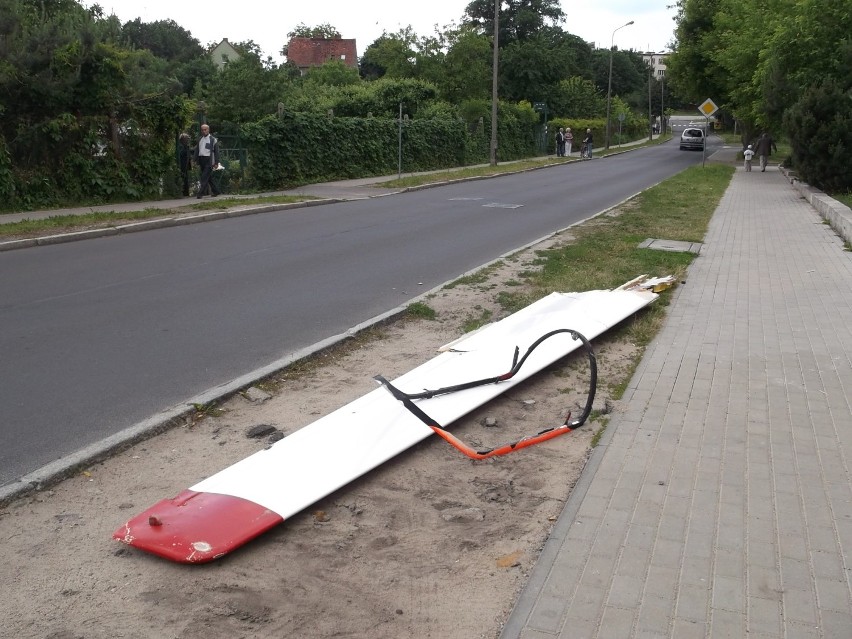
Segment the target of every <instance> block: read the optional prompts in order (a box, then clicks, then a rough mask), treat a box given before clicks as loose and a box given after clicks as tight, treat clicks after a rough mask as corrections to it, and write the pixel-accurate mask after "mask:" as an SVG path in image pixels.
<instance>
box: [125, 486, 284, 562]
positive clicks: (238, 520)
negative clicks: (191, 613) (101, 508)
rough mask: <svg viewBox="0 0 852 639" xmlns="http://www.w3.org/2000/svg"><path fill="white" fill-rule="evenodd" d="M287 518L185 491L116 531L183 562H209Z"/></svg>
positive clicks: (238, 502) (257, 507)
mask: <svg viewBox="0 0 852 639" xmlns="http://www.w3.org/2000/svg"><path fill="white" fill-rule="evenodd" d="M282 521H283V519H282V518H281V517H280V516H279V515H278V514H276V513H274V512H272V511H271V510H269V509H268V508H265V507H263V506H261V505H259V504H256V503H254V502H251V501H248V500H245V499H242V498H240V497H233V496H230V495H220V494H217V493H199V492H195V491H191V490H185V491H183V492H181V493H180V494H179V495H177V496H176V497H173V498H172V499H164V500H162V501H160V502H157V503H156V504H154V505H153V506H151V507H150V508H148V509H147V510H145V511H144V512H142V513H140V514H138V515H136V516H135V517H133V518H131V519H129V520H128V521H127V522H126V523H125V524H124V525H123V526H121V527H120V528H118V529H117V530H116V531H115V532H114V533H113V535H112V537H113V539H116V540H118V541H120V542H122V543H125V544H127V545H128V546H133V547H134V548H138V549H140V550H144V551H145V552H149V553H151V554H153V555H157V556H158V557H162V558H164V559H169V560H171V561H175V562H178V563H186V564H197V563H206V562H209V561H213V560H215V559H218V558H219V557H222V556H224V555H226V554H228V553H229V552H231V551H232V550H234V549H236V548H239V547H240V546H242V545H243V544H245V543H247V542H248V541H250V540H252V539H254V538H255V537H257V536H258V535H260V534H261V533H263V532H265V531H267V530H269V529H270V528H272V527H273V526H276V525H277V524H279V523H281V522H282Z"/></svg>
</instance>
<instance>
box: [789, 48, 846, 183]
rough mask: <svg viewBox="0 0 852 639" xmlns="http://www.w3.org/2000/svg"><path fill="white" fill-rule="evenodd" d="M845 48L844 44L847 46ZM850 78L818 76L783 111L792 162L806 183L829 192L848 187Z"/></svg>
mask: <svg viewBox="0 0 852 639" xmlns="http://www.w3.org/2000/svg"><path fill="white" fill-rule="evenodd" d="M847 47H848V45H847ZM850 84H852V81H850V80H849V79H848V76H847V79H846V80H845V81H838V80H837V79H835V78H833V77H826V78H820V79H818V81H817V82H815V83H814V84H813V85H811V86H810V87H809V88H808V89H807V90H806V91H804V92H803V94H802V97H801V98H800V99H799V100H798V101H797V102H796V103H795V104H793V105H792V106H791V108H789V109H788V110H787V111H786V112H785V114H784V128H785V129H786V131H787V133H788V135H789V137H790V144H791V147H792V149H793V163H794V165H795V166H796V168H797V169H798V170H799V174H800V175H801V176H802V177H803V178H804V179H805V180H806V181H807V182H809V183H810V184H813V185H814V186H817V187H819V188H822V189H825V190H826V191H828V192H830V193H843V192H848V191H849V190H850V188H852V176H850V173H849V164H850V162H852V100H850V99H849V95H850V89H852V86H850Z"/></svg>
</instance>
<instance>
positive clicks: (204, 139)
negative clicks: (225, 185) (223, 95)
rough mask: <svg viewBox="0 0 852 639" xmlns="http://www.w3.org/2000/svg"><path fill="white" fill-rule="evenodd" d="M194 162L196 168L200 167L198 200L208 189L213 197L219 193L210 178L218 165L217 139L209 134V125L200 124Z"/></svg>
mask: <svg viewBox="0 0 852 639" xmlns="http://www.w3.org/2000/svg"><path fill="white" fill-rule="evenodd" d="M194 155H195V162H196V164H198V168H199V169H201V184H200V185H199V187H198V195H197V196H196V197H197V198H198V199H199V200H200V199H201V197H202V196H203V195H205V194H206V193H207V191H208V189H209V190H210V191H212V195H213V197H216V196H217V195H219V189H218V187H217V186H216V183H215V182H214V181H213V180H211V179H210V178H211V177H212V175H213V169H215V168H216V167H217V166H219V140H217V139H216V138H215V137H214V136H213V135H211V134H210V125H209V124H202V125H201V139H199V140H198V144H196V145H195V153H194Z"/></svg>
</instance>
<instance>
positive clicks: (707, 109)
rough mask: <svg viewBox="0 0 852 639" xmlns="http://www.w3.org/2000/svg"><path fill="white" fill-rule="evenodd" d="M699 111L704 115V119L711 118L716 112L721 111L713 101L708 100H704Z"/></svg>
mask: <svg viewBox="0 0 852 639" xmlns="http://www.w3.org/2000/svg"><path fill="white" fill-rule="evenodd" d="M698 110H699V111H701V113H703V114H704V117H706V118H709V117H710V116H711V115H713V114H714V113H716V111H718V110H719V107H717V106H716V103H715V102H713V100H711V99H710V98H707V99H706V100H704V102H702V103H701V106H700V107H698Z"/></svg>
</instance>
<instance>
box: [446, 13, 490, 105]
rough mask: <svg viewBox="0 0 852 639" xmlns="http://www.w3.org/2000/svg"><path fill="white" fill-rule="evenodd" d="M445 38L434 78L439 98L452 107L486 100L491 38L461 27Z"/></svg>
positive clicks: (488, 93) (488, 94)
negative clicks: (477, 100)
mask: <svg viewBox="0 0 852 639" xmlns="http://www.w3.org/2000/svg"><path fill="white" fill-rule="evenodd" d="M447 39H448V42H449V48H448V50H447V53H446V55H445V56H444V62H443V65H442V67H441V71H442V72H441V74H440V77H438V78H436V79H435V84H436V85H437V86H438V91H439V93H440V95H441V97H442V98H443V99H444V100H447V101H449V102H452V103H454V104H460V103H461V102H464V101H465V100H475V99H490V96H491V64H492V54H491V39H490V38H489V37H487V36H484V35H482V34H480V33H477V32H476V31H475V30H474V29H472V28H471V27H464V26H462V27H459V28H458V29H456V30H454V31H451V32H450V33H448V34H447Z"/></svg>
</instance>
